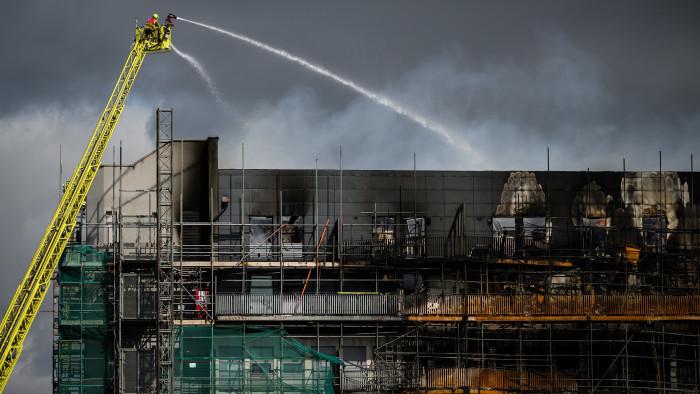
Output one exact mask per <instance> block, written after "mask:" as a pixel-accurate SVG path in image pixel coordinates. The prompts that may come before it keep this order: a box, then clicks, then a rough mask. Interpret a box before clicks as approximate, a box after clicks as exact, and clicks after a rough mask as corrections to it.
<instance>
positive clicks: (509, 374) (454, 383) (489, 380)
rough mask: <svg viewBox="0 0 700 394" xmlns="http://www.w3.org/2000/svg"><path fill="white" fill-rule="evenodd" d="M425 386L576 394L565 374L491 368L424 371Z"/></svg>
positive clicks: (575, 388)
mask: <svg viewBox="0 0 700 394" xmlns="http://www.w3.org/2000/svg"><path fill="white" fill-rule="evenodd" d="M426 385H427V386H428V387H429V388H431V389H451V388H458V387H474V388H488V389H492V390H494V389H495V390H515V391H518V392H520V391H537V392H540V391H545V392H546V391H549V390H555V391H557V392H560V391H561V390H566V391H576V390H577V388H578V384H577V382H576V379H575V378H574V377H573V376H571V375H569V374H565V373H557V372H555V373H554V374H552V373H550V372H544V371H542V372H539V371H538V372H531V371H518V370H510V369H493V368H432V369H429V370H428V371H427V384H426ZM509 392H510V391H509Z"/></svg>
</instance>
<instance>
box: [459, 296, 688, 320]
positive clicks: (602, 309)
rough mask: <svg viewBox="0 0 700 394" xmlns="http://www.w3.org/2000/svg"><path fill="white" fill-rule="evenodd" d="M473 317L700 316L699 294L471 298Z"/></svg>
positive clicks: (468, 304)
mask: <svg viewBox="0 0 700 394" xmlns="http://www.w3.org/2000/svg"><path fill="white" fill-rule="evenodd" d="M467 314H468V315H470V316H593V315H599V316H679V315H700V296H697V295H684V296H679V295H469V296H467Z"/></svg>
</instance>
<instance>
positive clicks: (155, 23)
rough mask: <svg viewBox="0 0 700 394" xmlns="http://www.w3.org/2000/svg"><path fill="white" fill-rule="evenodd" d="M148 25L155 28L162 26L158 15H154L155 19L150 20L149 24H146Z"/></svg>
mask: <svg viewBox="0 0 700 394" xmlns="http://www.w3.org/2000/svg"><path fill="white" fill-rule="evenodd" d="M146 25H149V26H153V27H158V26H160V25H159V24H158V14H153V18H151V19H149V20H148V22H146Z"/></svg>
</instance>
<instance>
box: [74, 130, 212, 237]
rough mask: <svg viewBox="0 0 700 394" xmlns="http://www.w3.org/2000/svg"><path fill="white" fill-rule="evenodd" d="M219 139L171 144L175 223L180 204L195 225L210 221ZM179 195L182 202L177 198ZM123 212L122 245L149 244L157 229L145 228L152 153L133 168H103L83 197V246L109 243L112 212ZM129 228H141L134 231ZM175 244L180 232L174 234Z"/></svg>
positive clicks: (152, 198)
mask: <svg viewBox="0 0 700 394" xmlns="http://www.w3.org/2000/svg"><path fill="white" fill-rule="evenodd" d="M217 146H218V139H217V138H209V139H207V140H190V141H182V140H180V141H175V142H174V146H173V189H174V190H173V220H174V221H175V222H178V221H180V202H181V201H182V209H183V211H184V212H193V213H194V216H195V217H196V220H193V221H208V220H209V219H208V218H209V212H210V207H209V202H210V198H209V194H210V190H212V189H213V193H214V195H216V194H217V188H218V185H217V183H218V177H217V171H216V169H217V167H218V155H217V150H218V149H217ZM181 194H182V198H180V195H181ZM120 207H121V216H122V222H123V223H124V226H125V228H124V233H123V241H124V242H126V243H143V244H147V243H148V244H152V243H154V242H155V229H154V228H152V229H150V230H149V229H148V225H149V224H150V225H154V224H155V221H156V216H155V214H156V212H157V199H156V152H155V151H153V152H151V153H149V154H147V155H146V156H144V157H143V158H141V159H139V160H138V161H136V162H135V163H132V164H123V165H122V166H121V168H120V166H119V165H116V166H114V165H104V164H103V165H102V166H101V167H100V169H99V170H98V172H97V175H96V176H95V180H94V182H93V184H92V187H91V188H90V191H89V192H88V195H87V198H86V221H87V223H91V224H95V223H100V224H102V225H99V226H94V225H93V226H88V230H87V235H86V238H87V244H88V245H106V244H109V243H111V239H112V236H111V233H112V230H111V228H110V227H111V226H109V225H108V224H109V223H111V222H112V216H111V215H110V212H116V211H119V208H120ZM128 223H142V224H144V226H141V228H139V229H137V228H135V226H134V225H130V224H128ZM174 238H175V242H176V243H178V242H179V239H180V237H179V233H178V229H177V228H176V229H175V233H174Z"/></svg>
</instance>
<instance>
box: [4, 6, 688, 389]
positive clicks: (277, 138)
mask: <svg viewBox="0 0 700 394" xmlns="http://www.w3.org/2000/svg"><path fill="white" fill-rule="evenodd" d="M3 11H4V12H3V16H4V18H3V23H2V24H0V34H1V35H2V37H3V39H2V40H1V41H0V48H1V49H2V50H3V51H2V52H3V61H2V62H0V73H1V74H0V75H2V78H0V92H2V94H1V95H0V142H1V143H0V180H2V184H3V189H2V194H0V217H2V218H3V226H2V228H0V240H1V241H0V242H1V243H0V248H2V252H3V258H4V262H5V263H4V264H5V265H4V268H5V271H4V275H3V277H2V279H0V287H1V288H2V291H0V297H1V298H0V300H1V301H2V302H0V304H2V306H6V305H7V304H8V303H9V300H10V297H11V296H12V292H13V291H14V289H15V288H16V286H17V284H18V283H19V280H20V279H21V277H22V275H23V272H24V270H25V268H26V266H27V265H28V263H29V259H30V258H31V256H32V255H33V253H34V248H35V247H36V244H37V243H38V241H39V238H40V236H41V232H42V231H44V229H45V226H46V224H47V223H48V221H49V219H50V216H51V214H52V213H53V210H54V209H55V204H56V200H57V198H58V168H57V164H58V145H59V144H62V151H63V162H64V180H65V178H67V177H68V176H69V173H70V172H71V171H72V169H73V167H74V166H75V164H76V162H77V161H78V159H79V157H80V155H81V153H82V150H83V149H84V146H85V144H86V143H87V139H88V137H89V135H90V133H91V132H92V129H93V127H94V125H95V122H96V121H97V118H98V117H99V114H100V112H101V111H102V109H103V107H104V105H105V103H106V101H107V98H108V95H109V93H110V92H111V89H112V87H113V85H114V83H115V80H116V78H117V73H118V72H119V71H120V70H121V67H122V66H123V64H124V61H125V59H126V56H127V53H128V50H129V46H130V44H131V39H132V35H133V29H134V17H136V16H138V17H139V18H140V20H141V22H142V23H143V21H144V20H145V18H147V17H148V16H149V14H151V13H153V12H154V11H155V12H158V13H160V14H161V15H165V14H167V12H173V13H175V14H179V15H181V16H183V17H186V18H188V19H192V20H196V21H200V22H204V23H208V24H212V25H216V26H219V27H221V28H224V29H228V30H234V31H237V32H240V33H243V34H246V35H248V36H250V37H252V38H255V39H258V40H260V41H263V42H265V43H267V44H269V45H272V46H274V47H277V48H280V49H284V50H287V51H288V52H290V53H293V54H295V55H298V56H301V57H304V58H306V59H307V60H309V61H311V62H314V63H318V64H320V65H322V66H323V67H325V68H327V69H328V70H331V71H333V72H337V73H338V74H340V75H341V76H343V77H346V78H349V79H351V80H353V81H355V82H356V83H358V84H360V85H362V86H365V87H367V88H368V89H371V90H373V91H376V92H379V93H381V94H384V95H386V96H387V97H389V98H391V99H392V100H394V101H396V102H397V103H399V104H401V105H402V106H404V107H405V108H407V109H409V110H411V111H415V112H416V113H418V114H420V115H422V116H425V117H426V118H428V119H432V120H434V121H436V122H439V123H441V124H442V125H443V126H445V127H447V128H449V129H451V130H453V132H454V133H455V134H457V135H458V136H459V137H461V138H464V139H465V140H466V141H468V142H469V143H470V144H471V145H472V146H474V147H477V148H478V152H479V153H480V157H471V156H468V155H465V154H464V153H463V152H462V151H460V150H459V149H456V148H454V147H451V146H448V145H447V144H446V143H445V142H444V140H442V139H440V138H437V137H436V136H435V135H434V134H432V133H431V132H430V131H428V130H425V129H423V128H421V127H420V126H417V125H416V124H415V123H413V122H411V121H410V120H407V119H406V118H404V117H402V116H399V115H397V114H395V113H393V112H392V111H391V110H389V109H387V108H385V107H382V106H379V105H377V104H375V103H373V102H372V101H370V100H368V99H366V98H363V97H361V96H358V94H357V93H356V92H353V91H351V90H349V89H346V88H343V87H341V86H339V85H338V84H336V83H334V82H333V81H331V80H329V79H327V78H324V77H320V76H318V75H316V74H314V73H313V72H310V71H308V70H306V69H304V68H303V67H300V66H299V65H296V64H293V63H290V62H287V61H285V60H283V59H281V58H278V57H276V56H274V55H272V54H269V53H266V52H263V51H261V50H259V49H257V48H253V47H251V46H249V45H247V44H245V43H242V42H237V41H234V40H232V39H230V38H227V37H224V36H222V35H220V34H216V33H214V32H211V31H209V30H206V29H203V28H201V27H197V26H194V25H191V24H187V23H183V22H176V27H175V30H174V42H175V45H177V47H178V49H180V50H182V51H184V52H186V53H188V54H190V55H192V56H194V57H195V58H196V59H197V60H198V61H199V62H200V63H201V64H202V65H203V66H204V67H206V69H207V72H208V73H209V75H210V77H211V79H212V82H213V83H214V85H215V87H216V89H217V90H218V92H219V93H220V100H221V101H224V102H226V103H227V104H230V105H232V106H233V107H234V108H235V110H236V111H237V112H238V113H240V114H241V115H242V117H244V118H246V119H247V120H249V123H248V124H247V125H246V126H243V125H242V124H241V123H240V122H237V121H236V119H232V116H231V115H230V113H228V112H227V111H226V110H225V109H224V108H222V105H220V103H217V100H216V98H215V97H214V96H213V95H212V94H211V93H210V91H209V87H208V86H207V84H205V83H204V82H203V81H202V79H201V78H200V76H199V75H198V74H197V72H196V71H195V70H193V69H192V68H191V66H190V65H189V64H188V63H187V62H186V61H184V60H183V59H181V58H179V57H178V56H176V55H174V54H163V55H149V56H148V58H147V59H146V62H145V63H144V65H143V68H142V70H141V73H140V75H139V78H138V80H137V81H136V83H135V85H134V88H133V90H132V93H131V96H130V97H129V100H128V101H127V107H126V111H125V113H124V115H123V117H122V120H121V121H120V124H119V126H118V127H117V130H116V131H115V136H114V137H113V146H115V144H116V146H118V141H119V140H122V141H123V145H124V152H125V161H131V160H134V159H137V158H138V157H140V156H141V155H143V154H145V153H146V152H147V151H149V150H150V149H151V147H152V145H153V142H152V141H153V127H154V126H153V125H154V122H155V120H154V111H155V108H157V107H173V108H174V110H175V118H174V119H175V129H174V132H175V135H176V137H178V138H181V137H182V138H202V137H206V136H208V135H212V136H220V137H221V140H220V141H221V142H220V144H221V147H220V149H221V152H220V160H221V163H222V166H239V165H240V144H241V143H242V142H245V143H246V159H247V165H248V166H250V167H304V168H311V167H313V166H314V165H315V161H314V159H315V158H318V159H319V165H320V166H321V167H326V168H328V167H330V168H335V167H337V165H338V146H339V145H343V159H344V163H343V166H344V168H379V169H382V168H406V169H407V168H412V153H413V152H416V153H417V155H418V166H419V168H430V169H474V168H484V169H505V168H508V169H542V168H545V166H546V158H545V157H544V156H545V147H546V146H550V147H551V152H552V168H553V169H584V168H587V167H590V168H591V169H598V170H600V169H612V170H615V169H620V168H621V162H622V157H625V158H626V159H627V166H628V168H632V169H634V170H650V169H655V168H657V166H658V153H657V152H658V150H663V151H664V167H665V168H667V169H677V170H684V169H688V167H689V155H690V154H691V153H694V152H693V149H695V147H696V146H698V139H699V137H698V130H700V111H699V110H698V103H700V74H699V73H698V72H697V70H698V69H700V51H698V50H697V44H698V37H700V24H699V23H697V21H696V19H697V15H699V12H698V11H700V5H698V4H697V3H690V2H672V3H669V2H661V1H658V2H650V1H623V2H565V3H563V2H559V1H552V2H542V1H528V2H500V1H499V2H492V1H489V2H486V1H484V2H457V1H454V2H452V1H443V2H439V3H434V2H431V3H427V2H419V1H403V0H402V1H382V2H376V1H360V2H357V1H355V2H321V1H303V2H271V1H256V2H230V1H210V2H197V3H194V2H186V1H168V2H165V1H150V2H119V3H116V2H78V1H61V2H54V1H39V0H35V1H25V2H11V3H8V4H4V7H3ZM105 156H106V157H105V159H104V160H103V161H105V162H110V163H111V161H112V148H111V147H110V148H109V149H108V152H107V153H106V155H105ZM49 343H50V322H49V321H48V318H47V317H45V316H41V317H40V318H39V319H37V324H35V326H34V327H33V328H32V331H31V332H30V335H29V337H28V339H27V344H25V350H24V353H23V356H22V359H21V360H20V364H19V365H18V367H17V368H15V370H14V372H13V377H12V379H11V380H10V383H9V385H8V388H7V390H6V392H7V393H12V392H23V391H31V392H42V391H43V392H48V391H49V390H50V377H51V369H50V368H51V360H50V354H51V349H50V345H49Z"/></svg>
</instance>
